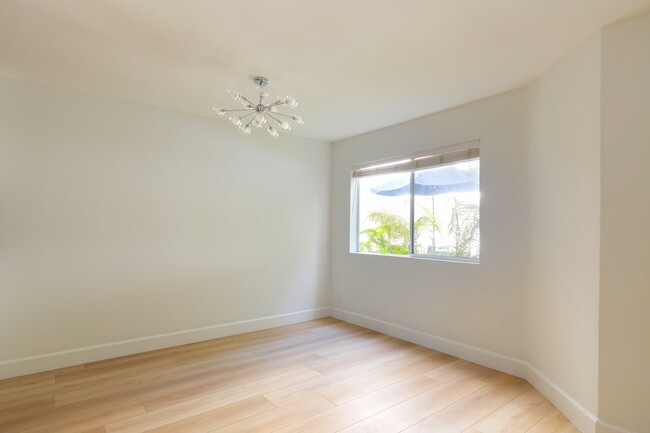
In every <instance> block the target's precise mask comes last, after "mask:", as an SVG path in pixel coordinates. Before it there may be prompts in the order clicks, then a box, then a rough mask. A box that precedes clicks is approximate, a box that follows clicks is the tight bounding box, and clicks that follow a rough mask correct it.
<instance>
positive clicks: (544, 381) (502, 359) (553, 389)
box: [332, 307, 633, 433]
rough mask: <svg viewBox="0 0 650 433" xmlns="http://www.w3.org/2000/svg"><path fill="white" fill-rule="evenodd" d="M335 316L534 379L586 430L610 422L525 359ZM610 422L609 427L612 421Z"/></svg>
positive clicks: (358, 317) (336, 311) (340, 313)
mask: <svg viewBox="0 0 650 433" xmlns="http://www.w3.org/2000/svg"><path fill="white" fill-rule="evenodd" d="M332 316H333V317H335V318H337V319H340V320H344V321H346V322H350V323H354V324H355V325H359V326H363V327H364V328H369V329H374V330H375V331H379V332H382V333H384V334H388V335H391V336H393V337H396V338H399V339H402V340H406V341H410V342H412V343H415V344H419V345H420V346H424V347H428V348H430V349H434V350H437V351H439V352H444V353H447V354H449V355H453V356H456V357H457V358H461V359H465V360H467V361H471V362H475V363H477V364H480V365H484V366H486V367H490V368H493V369H495V370H499V371H503V372H505V373H508V374H512V375H514V376H518V377H522V378H524V379H526V380H527V381H528V382H530V383H531V385H533V386H534V387H535V388H536V389H537V390H538V391H539V392H541V393H542V394H543V395H544V396H545V397H546V398H547V399H548V400H549V401H550V402H551V403H553V404H554V405H555V406H556V407H557V408H558V409H559V410H560V411H561V412H562V413H563V414H565V415H566V417H567V418H569V419H570V420H571V422H573V423H574V424H575V425H576V427H578V428H579V429H580V430H581V431H582V432H583V433H596V431H597V430H596V424H597V422H598V423H599V425H601V424H602V425H606V423H602V421H600V420H598V418H597V417H596V416H595V415H594V414H592V413H591V412H590V411H588V410H587V409H585V408H584V407H583V406H582V405H581V404H580V403H578V402H577V401H576V400H575V399H573V398H572V397H571V396H570V395H568V394H567V393H566V392H564V391H563V390H562V389H561V388H560V387H558V386H557V385H555V384H554V383H553V382H552V381H551V380H550V379H549V378H548V377H546V376H545V375H544V374H543V373H542V372H540V371H539V370H537V369H536V368H535V367H533V366H532V365H530V364H528V363H527V362H525V361H523V360H520V359H516V358H512V357H510V356H506V355H502V354H500V353H496V352H492V351H489V350H485V349H482V348H480V347H476V346H472V345H469V344H465V343H461V342H458V341H454V340H450V339H447V338H443V337H439V336H436V335H432V334H429V333H426V332H422V331H417V330H415V329H411V328H407V327H404V326H401V325H397V324H394V323H390V322H386V321H384V320H380V319H375V318H373V317H368V316H364V315H362V314H358V313H354V312H352V311H348V310H344V309H341V308H335V307H333V308H332ZM607 425H608V426H609V424H607ZM598 433H633V432H627V431H624V430H600V428H599V430H598Z"/></svg>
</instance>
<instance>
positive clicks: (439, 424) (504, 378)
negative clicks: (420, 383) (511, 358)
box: [404, 374, 531, 433]
mask: <svg viewBox="0 0 650 433" xmlns="http://www.w3.org/2000/svg"><path fill="white" fill-rule="evenodd" d="M529 389H531V386H530V385H529V384H528V383H527V382H526V381H524V380H523V379H518V378H515V377H512V376H508V375H505V374H502V375H501V376H500V378H499V379H498V380H497V381H495V382H494V383H492V384H490V385H488V386H486V387H485V388H481V389H480V390H478V391H476V392H474V393H472V394H470V395H469V396H467V397H465V398H463V399H461V400H460V401H458V402H456V403H454V404H452V405H450V406H448V407H446V408H444V409H442V410H440V411H439V412H437V413H435V414H434V415H431V416H430V417H428V418H425V419H424V420H422V421H420V422H418V423H417V424H415V425H413V426H412V427H410V428H408V429H406V430H404V432H406V433H424V432H427V433H460V432H462V431H463V430H466V429H467V428H469V427H471V426H473V425H474V424H475V423H476V422H478V421H480V420H481V419H483V418H485V417H486V416H488V415H489V414H491V413H492V412H494V411H495V410H497V409H499V408H500V407H501V406H504V405H505V404H507V403H508V402H509V401H511V400H513V399H515V398H516V397H517V396H519V395H521V394H523V393H524V392H526V391H528V390H529Z"/></svg>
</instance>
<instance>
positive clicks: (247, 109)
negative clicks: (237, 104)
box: [223, 108, 251, 113]
mask: <svg viewBox="0 0 650 433" xmlns="http://www.w3.org/2000/svg"><path fill="white" fill-rule="evenodd" d="M223 111H224V112H226V113H229V112H231V111H251V108H242V109H238V110H226V109H224V110H223Z"/></svg>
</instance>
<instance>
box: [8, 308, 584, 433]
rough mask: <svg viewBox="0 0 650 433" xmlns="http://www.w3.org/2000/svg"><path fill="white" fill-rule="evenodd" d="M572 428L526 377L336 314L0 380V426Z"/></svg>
mask: <svg viewBox="0 0 650 433" xmlns="http://www.w3.org/2000/svg"><path fill="white" fill-rule="evenodd" d="M338 431H341V432H344V433H361V432H366V433H368V432H375V433H396V432H410V433H414V432H425V431H426V432H434V433H435V432H438V433H452V432H454V433H579V432H578V430H577V429H576V428H575V426H574V425H573V424H571V422H569V420H567V419H566V417H564V415H562V414H561V413H560V412H559V411H558V410H557V409H556V408H555V407H553V406H552V405H551V404H550V403H549V402H548V401H547V400H546V399H545V398H544V397H543V396H541V394H539V393H538V392H537V391H535V390H534V389H533V388H532V387H531V386H530V385H529V384H528V383H527V382H525V381H523V380H522V379H518V378H515V377H512V376H509V375H506V374H504V373H500V372H497V371H495V370H491V369H489V368H486V367H482V366H480V365H477V364H473V363H471V362H468V361H463V360H460V359H457V358H454V357H452V356H449V355H445V354H442V353H440V352H436V351H434V350H430V349H427V348H424V347H421V346H417V345H415V344H412V343H409V342H406V341H403V340H399V339H397V338H394V337H391V336H388V335H385V334H381V333H379V332H376V331H372V330H369V329H365V328H362V327H359V326H356V325H353V324H350V323H345V322H342V321H339V320H336V319H333V318H324V319H318V320H313V321H308V322H302V323H297V324H294V325H289V326H283V327H278V328H271V329H265V330H262V331H256V332H249V333H245V334H240V335H234V336H229V337H224V338H218V339H215V340H209V341H202V342H198V343H192V344H186V345H182V346H177V347H170V348H165V349H160V350H155V351H150V352H144V353H138V354H134V355H128V356H123V357H120V358H114V359H109V360H103V361H97V362H91V363H87V364H82V365H77V366H72V367H66V368H61V369H58V370H53V371H49V372H43V373H38V374H33V375H28V376H22V377H17V378H12V379H7V380H2V381H0V432H2V433H144V432H148V433H242V432H244V433H245V432H248V433H255V432H257V433H271V432H278V433H314V432H317V433H318V432H321V433H325V432H327V433H333V432H338Z"/></svg>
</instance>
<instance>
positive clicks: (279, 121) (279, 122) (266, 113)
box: [264, 112, 282, 125]
mask: <svg viewBox="0 0 650 433" xmlns="http://www.w3.org/2000/svg"><path fill="white" fill-rule="evenodd" d="M264 114H265V115H267V116H269V117H270V118H271V119H273V120H275V121H276V122H278V125H279V124H281V123H282V121H281V120H278V119H276V118H275V117H273V116H271V114H269V112H264ZM273 114H277V113H273Z"/></svg>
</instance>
